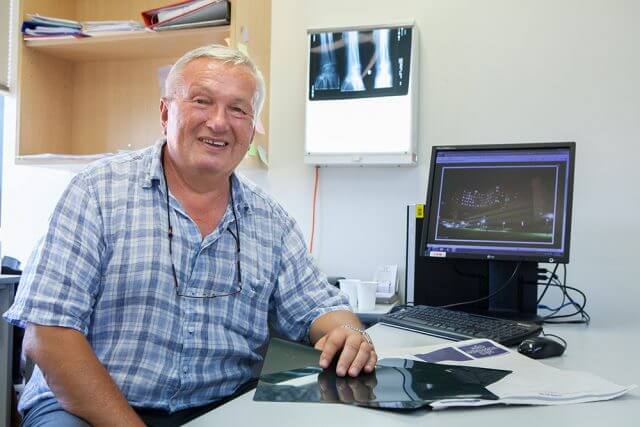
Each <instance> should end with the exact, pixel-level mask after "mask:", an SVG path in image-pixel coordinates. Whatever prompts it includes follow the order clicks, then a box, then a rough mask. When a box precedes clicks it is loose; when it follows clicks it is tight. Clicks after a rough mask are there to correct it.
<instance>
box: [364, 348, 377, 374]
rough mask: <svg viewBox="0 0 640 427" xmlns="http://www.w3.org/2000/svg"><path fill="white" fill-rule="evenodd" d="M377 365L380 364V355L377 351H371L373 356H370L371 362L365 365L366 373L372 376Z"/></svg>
mask: <svg viewBox="0 0 640 427" xmlns="http://www.w3.org/2000/svg"><path fill="white" fill-rule="evenodd" d="M376 363H378V355H377V354H376V351H375V350H371V354H369V361H367V364H366V365H364V371H365V372H366V373H367V374H370V373H371V372H373V370H374V369H375V367H376Z"/></svg>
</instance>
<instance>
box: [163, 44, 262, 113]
mask: <svg viewBox="0 0 640 427" xmlns="http://www.w3.org/2000/svg"><path fill="white" fill-rule="evenodd" d="M198 58H211V59H215V60H217V61H220V62H222V63H225V64H231V65H235V66H239V65H243V66H245V67H247V68H248V69H249V71H250V72H251V74H253V77H254V79H255V81H256V93H255V95H254V99H253V109H254V110H255V117H256V118H257V117H258V116H260V112H261V111H262V107H263V106H264V99H265V95H266V94H265V92H266V90H265V84H264V78H263V77H262V73H261V72H260V70H259V69H258V67H257V66H256V64H255V63H254V62H253V61H252V60H251V58H249V57H248V56H247V55H245V54H244V53H242V52H240V51H239V50H237V49H234V48H231V47H228V46H224V45H219V44H211V45H207V46H202V47H198V48H196V49H193V50H191V51H189V52H187V53H185V54H184V55H182V57H181V58H180V59H178V60H177V61H176V63H175V64H173V67H171V70H170V71H169V74H168V75H167V79H166V80H165V83H164V94H165V95H171V94H172V93H173V91H174V90H175V89H176V85H178V84H179V81H180V80H181V79H182V70H183V69H184V68H185V67H186V66H187V64H188V63H190V62H191V61H193V60H196V59H198Z"/></svg>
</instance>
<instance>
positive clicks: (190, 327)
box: [188, 326, 195, 334]
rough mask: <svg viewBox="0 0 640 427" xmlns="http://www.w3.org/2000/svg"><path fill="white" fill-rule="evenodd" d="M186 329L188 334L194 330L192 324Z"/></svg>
mask: <svg viewBox="0 0 640 427" xmlns="http://www.w3.org/2000/svg"><path fill="white" fill-rule="evenodd" d="M188 331H189V333H190V334H192V333H194V332H195V329H194V328H193V326H189V329H188Z"/></svg>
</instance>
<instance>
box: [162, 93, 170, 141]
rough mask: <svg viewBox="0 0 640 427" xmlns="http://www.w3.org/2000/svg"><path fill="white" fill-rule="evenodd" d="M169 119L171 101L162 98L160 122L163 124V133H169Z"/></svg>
mask: <svg viewBox="0 0 640 427" xmlns="http://www.w3.org/2000/svg"><path fill="white" fill-rule="evenodd" d="M168 120H169V101H168V100H167V99H165V98H160V124H161V125H162V134H163V135H167V121H168Z"/></svg>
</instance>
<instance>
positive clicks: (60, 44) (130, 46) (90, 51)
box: [24, 25, 230, 62]
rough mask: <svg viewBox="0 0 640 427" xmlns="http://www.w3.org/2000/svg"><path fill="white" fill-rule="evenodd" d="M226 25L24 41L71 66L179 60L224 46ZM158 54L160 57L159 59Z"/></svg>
mask: <svg viewBox="0 0 640 427" xmlns="http://www.w3.org/2000/svg"><path fill="white" fill-rule="evenodd" d="M229 36H230V27H229V26H228V25H224V26H219V27H204V28H192V29H186V30H166V31H139V32H123V33H122V34H117V35H108V36H97V37H88V38H82V39H75V38H73V39H52V40H26V41H25V42H24V43H25V46H26V47H27V48H29V49H32V50H36V51H38V52H41V53H44V54H47V55H51V56H54V57H56V58H60V59H65V60H68V61H72V62H90V61H109V60H131V59H133V60H135V59H148V58H155V57H158V56H164V57H171V56H176V57H179V56H180V55H182V54H183V53H185V52H186V51H188V50H189V49H192V48H193V46H202V45H205V44H210V43H219V44H226V43H225V38H229ZM159 53H161V55H159Z"/></svg>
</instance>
